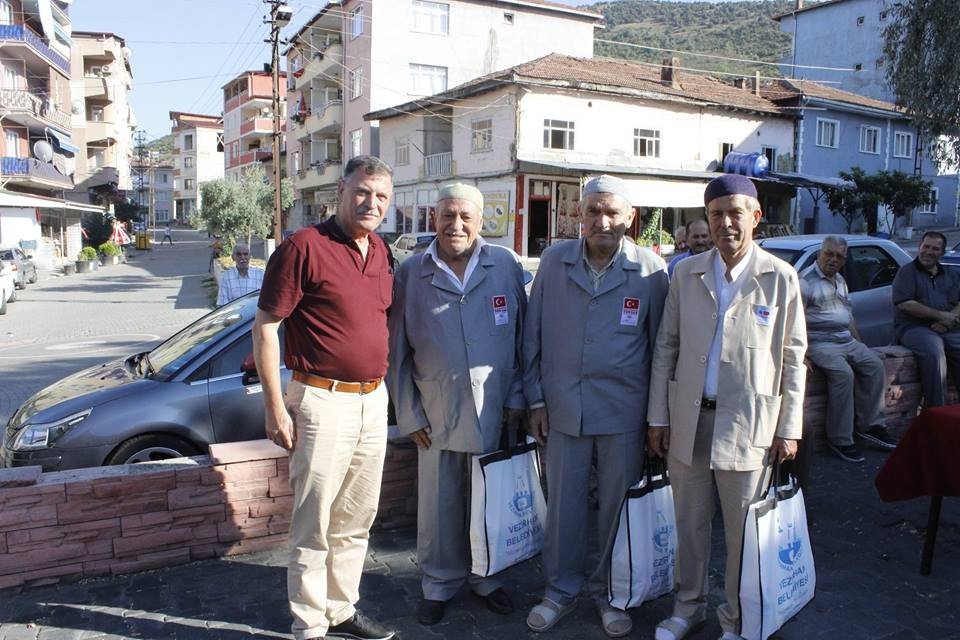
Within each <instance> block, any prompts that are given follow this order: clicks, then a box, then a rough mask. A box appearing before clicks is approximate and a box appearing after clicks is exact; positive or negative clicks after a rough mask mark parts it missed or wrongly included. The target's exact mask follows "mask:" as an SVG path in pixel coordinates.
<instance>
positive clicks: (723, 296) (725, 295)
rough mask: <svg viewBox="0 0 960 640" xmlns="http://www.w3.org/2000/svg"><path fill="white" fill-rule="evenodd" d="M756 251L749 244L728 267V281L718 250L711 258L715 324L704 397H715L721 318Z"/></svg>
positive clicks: (721, 330) (721, 328) (720, 348)
mask: <svg viewBox="0 0 960 640" xmlns="http://www.w3.org/2000/svg"><path fill="white" fill-rule="evenodd" d="M755 253H756V245H754V244H753V243H751V244H750V248H749V249H748V250H747V255H745V256H743V259H742V260H740V262H738V263H737V264H736V265H735V266H734V267H733V268H732V269H730V279H731V281H730V282H727V278H726V273H727V263H725V262H724V261H723V257H722V256H721V255H720V252H719V251H717V253H716V255H715V256H714V258H713V279H714V282H715V283H716V287H717V324H716V327H715V328H714V330H713V342H712V343H711V344H710V355H708V356H707V375H706V378H705V379H704V381H703V395H704V397H706V398H716V397H717V382H718V379H719V375H720V353H721V350H722V348H723V319H724V316H725V315H726V314H727V310H728V309H729V308H730V303H731V302H732V301H733V297H734V296H735V295H736V293H737V291H739V290H740V286H741V285H742V284H743V273H744V272H745V271H746V270H747V266H748V265H749V264H750V262H751V261H752V260H753V256H754V254H755Z"/></svg>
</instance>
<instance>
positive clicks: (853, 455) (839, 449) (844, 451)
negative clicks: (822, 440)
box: [827, 441, 863, 462]
mask: <svg viewBox="0 0 960 640" xmlns="http://www.w3.org/2000/svg"><path fill="white" fill-rule="evenodd" d="M827 446H828V447H829V448H830V451H833V452H834V453H835V454H837V455H838V456H840V457H841V458H843V459H844V460H846V461H847V462H863V454H862V453H860V449H857V445H855V444H845V445H842V446H837V445H835V444H833V443H832V442H829V441H828V442H827Z"/></svg>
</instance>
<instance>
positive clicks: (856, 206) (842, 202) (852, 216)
mask: <svg viewBox="0 0 960 640" xmlns="http://www.w3.org/2000/svg"><path fill="white" fill-rule="evenodd" d="M837 175H839V176H840V177H841V178H843V179H844V180H846V181H848V182H849V183H850V184H848V185H846V186H843V187H835V188H830V189H827V190H826V193H827V204H828V205H829V207H830V210H831V211H833V213H834V215H839V216H840V217H842V218H843V219H844V220H845V221H846V223H847V233H850V230H851V229H852V228H853V223H854V222H855V221H856V219H857V218H859V217H861V216H862V217H863V218H864V220H866V222H867V229H868V230H869V231H871V232H873V231H876V230H877V206H878V205H881V204H882V205H886V206H887V207H888V208H889V209H890V211H891V212H892V213H893V217H894V219H896V218H901V217H903V216H906V215H909V214H910V213H911V212H912V211H913V210H914V209H916V208H917V207H919V206H920V205H922V204H925V203H927V202H929V201H930V198H931V197H932V196H933V191H932V186H933V183H931V182H928V181H926V180H924V179H923V178H921V177H920V176H915V175H911V174H907V173H903V172H902V171H880V172H878V173H875V174H872V175H868V174H867V173H865V172H864V171H863V169H861V168H860V167H852V168H851V169H850V171H840V172H839V173H838V174H837Z"/></svg>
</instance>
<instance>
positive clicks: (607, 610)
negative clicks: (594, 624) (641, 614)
mask: <svg viewBox="0 0 960 640" xmlns="http://www.w3.org/2000/svg"><path fill="white" fill-rule="evenodd" d="M599 613H600V622H601V623H602V624H603V632H604V633H606V634H607V635H608V636H610V637H611V638H622V637H623V636H625V635H627V634H629V633H630V632H631V631H632V630H633V620H632V619H631V618H630V614H629V613H627V612H626V611H621V610H620V609H615V608H613V607H609V606H608V607H601V608H600V610H599Z"/></svg>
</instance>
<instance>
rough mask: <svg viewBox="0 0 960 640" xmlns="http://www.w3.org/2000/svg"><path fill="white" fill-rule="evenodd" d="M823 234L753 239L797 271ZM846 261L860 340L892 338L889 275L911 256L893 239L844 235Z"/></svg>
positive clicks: (816, 250) (804, 265)
mask: <svg viewBox="0 0 960 640" xmlns="http://www.w3.org/2000/svg"><path fill="white" fill-rule="evenodd" d="M825 237H826V236H824V235H804V236H782V237H775V238H765V239H763V240H758V241H757V243H758V244H759V245H760V246H761V247H763V248H764V249H766V250H767V251H769V252H770V253H772V254H773V255H775V256H777V257H778V258H782V259H783V260H786V261H787V262H789V263H790V264H792V265H793V266H794V267H795V268H796V269H797V272H800V271H803V270H804V269H806V268H807V267H808V266H810V265H811V264H813V263H814V261H815V260H816V259H817V254H818V253H819V252H820V244H821V243H822V242H823V239H824V238H825ZM842 237H843V238H844V239H845V240H846V241H847V262H846V264H845V265H844V267H843V277H844V279H845V280H846V281H847V286H848V287H849V289H850V303H851V305H852V306H853V317H854V319H855V320H856V322H857V328H858V329H859V330H860V335H861V337H862V338H863V341H864V342H865V343H866V344H867V345H868V346H871V347H877V346H881V345H886V344H890V343H891V342H892V341H893V299H892V293H891V286H892V284H893V278H894V276H896V275H897V271H898V270H899V269H900V267H901V266H902V265H905V264H907V263H908V262H910V261H911V260H912V259H913V258H911V257H910V256H909V255H908V254H907V252H906V251H904V250H903V249H901V248H900V247H899V246H898V245H897V244H896V243H895V242H891V241H890V240H884V239H882V238H874V237H871V236H857V235H845V236H842Z"/></svg>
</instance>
